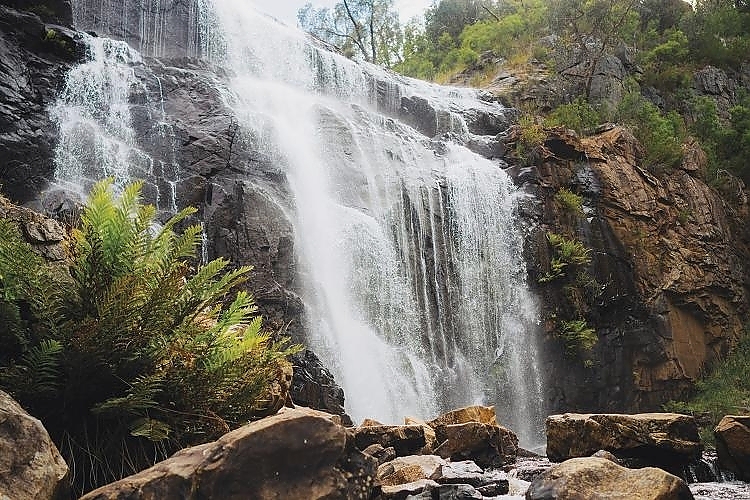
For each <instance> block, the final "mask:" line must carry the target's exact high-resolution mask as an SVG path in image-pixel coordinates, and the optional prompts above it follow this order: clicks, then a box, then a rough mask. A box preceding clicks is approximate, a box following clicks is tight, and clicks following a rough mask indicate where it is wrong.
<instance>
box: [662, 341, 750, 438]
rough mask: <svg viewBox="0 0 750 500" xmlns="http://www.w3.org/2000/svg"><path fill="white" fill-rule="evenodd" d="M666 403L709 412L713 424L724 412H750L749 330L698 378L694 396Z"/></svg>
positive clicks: (684, 409) (675, 407)
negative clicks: (721, 358)
mask: <svg viewBox="0 0 750 500" xmlns="http://www.w3.org/2000/svg"><path fill="white" fill-rule="evenodd" d="M665 407H666V408H667V409H669V410H670V411H678V412H681V413H689V414H696V415H707V416H708V417H709V420H710V422H711V425H710V428H713V427H714V426H715V425H716V424H718V423H719V420H721V418H722V417H723V416H724V415H750V334H748V333H745V335H743V337H742V338H741V339H740V341H739V343H738V344H737V346H735V348H734V349H733V350H732V352H731V354H730V355H729V356H727V358H726V359H724V360H723V361H720V362H718V363H717V364H716V365H715V366H714V368H713V369H712V370H711V372H710V373H708V374H706V375H705V376H704V377H703V378H701V379H700V380H699V381H698V382H697V384H696V393H695V395H694V396H693V397H692V398H690V399H689V400H687V401H672V402H670V403H669V404H668V405H666V406H665ZM709 431H710V429H709Z"/></svg>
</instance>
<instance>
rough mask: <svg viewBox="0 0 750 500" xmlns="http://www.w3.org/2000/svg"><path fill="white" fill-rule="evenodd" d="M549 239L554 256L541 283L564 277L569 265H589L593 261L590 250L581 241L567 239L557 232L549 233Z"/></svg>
mask: <svg viewBox="0 0 750 500" xmlns="http://www.w3.org/2000/svg"><path fill="white" fill-rule="evenodd" d="M547 240H548V241H549V243H550V245H552V248H553V250H554V256H553V257H552V260H551V261H550V271H549V273H547V274H545V275H544V276H542V277H541V278H540V279H539V282H540V283H549V282H550V281H553V280H556V279H558V278H562V277H563V276H565V275H566V270H567V268H568V267H581V266H587V265H588V264H590V263H591V255H590V251H589V249H588V248H586V247H585V246H584V245H583V243H581V242H580V241H578V240H572V239H567V238H565V237H564V236H562V235H559V234H555V233H547Z"/></svg>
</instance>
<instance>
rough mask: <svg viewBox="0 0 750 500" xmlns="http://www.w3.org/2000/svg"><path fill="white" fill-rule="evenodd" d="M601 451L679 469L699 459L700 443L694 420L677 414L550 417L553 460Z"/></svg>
mask: <svg viewBox="0 0 750 500" xmlns="http://www.w3.org/2000/svg"><path fill="white" fill-rule="evenodd" d="M599 450H606V451H609V452H611V453H613V454H614V455H615V456H617V457H619V458H636V459H639V460H643V461H644V462H645V463H647V464H650V465H659V466H665V467H670V468H674V467H677V468H679V466H680V465H682V464H686V463H688V462H690V461H692V460H694V459H696V458H698V457H699V456H700V452H701V444H700V438H699V437H698V426H697V424H696V422H695V419H694V418H693V417H691V416H687V415H679V414H676V413H642V414H637V415H620V414H588V415H586V414H577V413H566V414H564V415H552V416H550V417H548V418H547V456H548V457H549V459H550V460H552V461H556V462H560V461H563V460H567V459H569V458H574V457H586V456H589V455H592V454H593V453H596V452H597V451H599Z"/></svg>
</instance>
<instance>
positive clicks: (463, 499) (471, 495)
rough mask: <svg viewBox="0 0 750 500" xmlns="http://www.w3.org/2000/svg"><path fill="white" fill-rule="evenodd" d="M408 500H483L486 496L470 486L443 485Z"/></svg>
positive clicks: (426, 489)
mask: <svg viewBox="0 0 750 500" xmlns="http://www.w3.org/2000/svg"><path fill="white" fill-rule="evenodd" d="M407 498H409V500H412V499H414V500H417V499H425V500H428V499H429V500H470V499H477V500H481V499H482V498H484V495H483V494H482V493H481V492H480V491H479V490H477V489H476V488H474V487H473V486H470V485H468V484H441V485H438V486H427V487H425V489H424V491H423V492H422V493H420V494H418V495H413V496H410V497H407Z"/></svg>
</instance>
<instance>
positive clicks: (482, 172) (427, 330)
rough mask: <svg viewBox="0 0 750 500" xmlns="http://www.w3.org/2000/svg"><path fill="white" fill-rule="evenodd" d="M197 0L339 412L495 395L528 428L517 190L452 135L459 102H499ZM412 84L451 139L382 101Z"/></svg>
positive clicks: (399, 410) (225, 0)
mask: <svg viewBox="0 0 750 500" xmlns="http://www.w3.org/2000/svg"><path fill="white" fill-rule="evenodd" d="M207 7H209V8H210V9H211V11H210V14H207V15H203V16H201V18H202V19H205V20H208V22H209V24H208V25H204V26H203V27H202V28H201V31H202V33H204V34H205V38H204V40H203V43H204V47H205V48H206V50H205V52H206V54H207V55H208V56H209V57H210V58H212V60H214V61H215V62H216V63H218V64H220V65H223V66H225V67H226V68H231V70H232V72H233V77H231V78H230V81H229V85H228V86H229V89H230V93H229V94H228V95H227V96H226V99H227V102H228V104H229V105H230V106H231V107H232V109H233V110H234V111H235V113H236V115H237V117H238V120H239V121H240V123H241V125H242V126H243V127H244V128H245V129H246V130H247V131H248V133H249V134H250V136H251V137H253V138H254V140H255V145H256V147H258V148H259V149H261V150H263V151H264V152H265V153H266V154H268V155H270V156H271V157H273V158H275V159H276V161H277V162H279V163H280V164H283V165H284V166H285V168H286V172H287V176H288V178H289V182H290V185H291V187H292V191H293V193H294V197H295V203H296V211H297V214H298V217H297V223H296V228H295V229H296V235H297V238H298V242H297V248H299V249H300V251H299V254H300V258H301V260H302V263H301V264H302V267H303V269H304V278H305V282H306V285H307V291H306V297H305V298H306V301H307V303H308V304H309V311H308V321H309V327H308V329H309V337H310V340H311V342H312V343H313V346H314V349H315V350H317V351H318V352H319V354H320V355H321V356H322V357H323V358H324V359H325V361H326V362H327V363H328V364H329V365H330V366H331V367H332V368H333V371H334V373H335V375H336V377H337V380H338V381H339V383H340V384H341V385H342V386H343V387H344V391H345V394H346V397H347V406H348V409H349V411H350V412H351V413H352V416H353V417H354V418H355V419H358V418H363V417H371V418H376V419H379V420H382V421H385V422H392V423H393V422H398V421H400V420H401V419H402V418H403V417H404V416H406V415H412V416H418V417H423V418H429V417H432V416H434V415H435V414H436V413H437V412H440V411H444V410H447V409H451V408H454V407H457V406H460V405H466V404H473V403H485V404H487V403H489V404H494V403H496V402H498V413H499V415H500V417H501V419H502V420H503V422H505V423H506V424H507V425H509V426H511V427H512V428H513V429H514V430H516V432H519V434H520V437H521V439H522V441H523V442H525V443H531V442H533V441H534V440H535V439H536V438H537V437H538V435H537V434H536V432H537V430H535V429H534V426H538V424H539V419H540V415H541V413H542V406H543V405H542V402H541V374H540V373H539V368H538V366H537V365H536V362H535V359H534V354H535V342H534V340H533V333H534V329H535V327H536V323H537V320H536V309H535V306H534V299H533V297H532V296H531V294H530V293H529V291H528V289H527V287H526V285H525V264H524V262H523V259H522V246H523V241H522V235H521V234H520V231H519V228H518V227H517V225H516V223H515V220H516V217H515V214H514V211H515V207H516V203H517V201H518V197H519V196H520V194H519V193H517V192H516V190H515V188H514V187H513V184H512V182H511V180H510V179H509V178H508V176H507V175H506V174H505V172H503V170H502V168H500V165H499V164H498V163H497V162H492V161H489V160H486V159H484V158H482V157H480V156H478V155H476V154H474V153H472V152H470V151H469V150H467V149H466V148H464V147H463V146H461V145H460V144H459V142H462V141H466V140H468V139H470V134H469V131H468V127H467V125H466V122H465V120H464V119H463V118H462V116H461V114H460V113H459V112H457V111H458V110H461V109H465V108H466V107H470V106H475V107H476V106H486V107H488V108H491V111H492V112H501V108H500V106H499V105H496V104H490V103H482V101H481V100H480V99H479V98H478V93H477V92H476V91H473V90H468V89H448V88H443V87H439V86H436V85H430V84H427V83H424V82H417V81H414V80H409V79H405V78H401V77H397V76H395V75H392V74H390V73H387V72H386V71H384V70H382V69H380V68H377V67H375V66H372V65H367V64H355V63H353V62H351V61H349V60H347V59H345V58H343V57H340V56H338V55H336V54H334V53H332V52H329V51H326V50H323V49H321V48H318V47H315V46H313V45H311V44H310V42H309V41H308V40H307V39H306V38H305V37H304V36H303V35H302V34H301V33H299V32H298V31H296V30H293V29H289V28H286V27H283V26H280V25H278V24H277V23H276V22H274V21H272V20H270V19H268V18H265V17H264V16H262V15H259V14H257V13H256V12H253V11H252V10H251V9H247V8H244V7H243V6H242V5H241V2H238V1H236V0H213V2H208V3H207ZM413 96H417V97H419V98H422V99H426V100H427V101H428V102H429V104H430V106H432V107H433V108H434V109H436V110H437V112H436V117H437V123H436V124H435V131H436V132H437V133H444V134H448V136H450V137H453V138H455V139H456V141H455V142H454V141H448V142H447V143H440V142H437V141H433V140H431V139H430V138H427V137H425V136H424V135H422V134H420V133H419V132H417V131H416V130H414V129H413V128H411V127H409V126H406V125H404V124H403V123H400V122H399V121H398V120H395V119H393V118H392V117H391V115H393V114H396V113H397V112H398V110H399V108H400V106H401V98H402V97H413Z"/></svg>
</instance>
